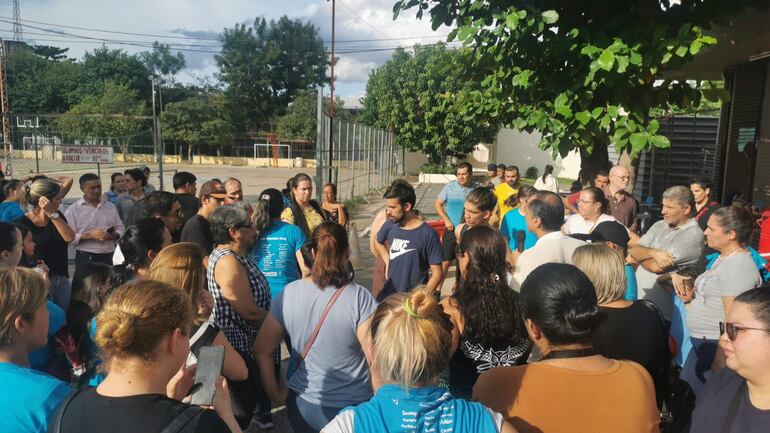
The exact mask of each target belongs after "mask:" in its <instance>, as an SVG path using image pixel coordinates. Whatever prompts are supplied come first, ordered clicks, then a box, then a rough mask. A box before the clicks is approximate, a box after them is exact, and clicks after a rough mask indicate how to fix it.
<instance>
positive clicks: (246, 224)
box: [233, 221, 253, 230]
mask: <svg viewBox="0 0 770 433" xmlns="http://www.w3.org/2000/svg"><path fill="white" fill-rule="evenodd" d="M252 227H253V226H252V225H251V223H250V222H248V221H246V222H242V223H238V224H236V225H234V226H233V228H234V229H236V230H240V229H247V228H249V229H250V228H252Z"/></svg>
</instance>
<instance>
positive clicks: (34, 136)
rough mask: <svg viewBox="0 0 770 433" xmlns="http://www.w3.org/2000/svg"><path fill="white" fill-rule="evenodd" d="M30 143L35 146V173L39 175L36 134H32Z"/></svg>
mask: <svg viewBox="0 0 770 433" xmlns="http://www.w3.org/2000/svg"><path fill="white" fill-rule="evenodd" d="M32 142H33V143H34V146H35V173H40V155H39V154H38V150H37V132H34V133H33V134H32Z"/></svg>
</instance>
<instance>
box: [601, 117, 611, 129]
mask: <svg viewBox="0 0 770 433" xmlns="http://www.w3.org/2000/svg"><path fill="white" fill-rule="evenodd" d="M610 123H612V117H610V116H604V117H602V120H601V121H600V122H599V126H600V127H602V129H607V128H609V126H610Z"/></svg>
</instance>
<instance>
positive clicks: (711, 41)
mask: <svg viewBox="0 0 770 433" xmlns="http://www.w3.org/2000/svg"><path fill="white" fill-rule="evenodd" d="M700 41H701V42H702V43H703V44H705V45H714V44H716V43H717V38H715V37H713V36H703V37H701V38H700Z"/></svg>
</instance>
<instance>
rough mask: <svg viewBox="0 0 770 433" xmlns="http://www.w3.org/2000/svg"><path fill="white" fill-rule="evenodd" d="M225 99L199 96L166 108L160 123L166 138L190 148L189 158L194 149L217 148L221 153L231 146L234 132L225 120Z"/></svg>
mask: <svg viewBox="0 0 770 433" xmlns="http://www.w3.org/2000/svg"><path fill="white" fill-rule="evenodd" d="M224 102H225V101H224V97H223V96H222V95H211V94H208V95H200V96H196V97H192V98H189V99H186V100H184V101H180V102H172V103H169V104H167V105H166V109H165V111H163V113H162V114H161V117H160V120H161V125H162V130H163V137H164V138H165V139H167V140H171V141H173V142H175V143H177V144H181V145H187V146H188V152H187V153H188V158H191V157H192V154H193V149H194V148H196V147H197V148H198V149H199V150H200V148H202V147H205V146H216V147H217V148H218V149H219V150H220V151H221V150H222V148H223V147H224V146H226V145H229V144H232V142H233V140H234V138H235V130H234V128H233V125H232V122H231V121H230V120H229V119H228V118H227V117H226V114H225V110H224Z"/></svg>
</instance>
